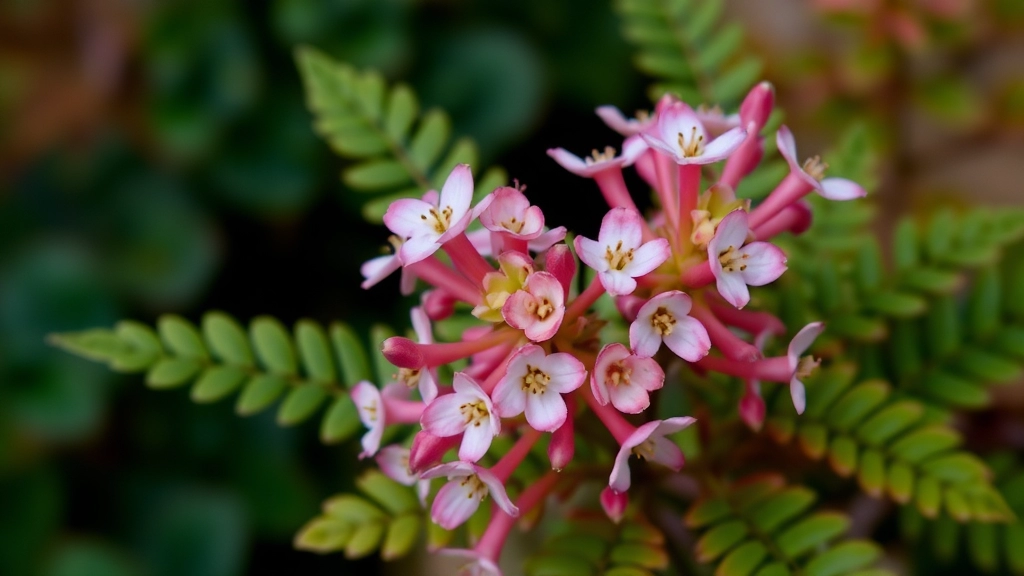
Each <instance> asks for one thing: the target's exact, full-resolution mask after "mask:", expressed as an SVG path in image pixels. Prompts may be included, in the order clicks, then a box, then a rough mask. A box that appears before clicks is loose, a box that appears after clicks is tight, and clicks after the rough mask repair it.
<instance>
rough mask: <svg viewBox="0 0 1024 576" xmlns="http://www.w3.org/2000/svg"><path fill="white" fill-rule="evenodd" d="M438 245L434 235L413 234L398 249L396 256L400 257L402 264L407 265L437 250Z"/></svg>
mask: <svg viewBox="0 0 1024 576" xmlns="http://www.w3.org/2000/svg"><path fill="white" fill-rule="evenodd" d="M440 247H441V245H440V244H438V243H437V236H436V235H435V236H429V235H422V236H414V237H412V238H410V239H409V240H406V241H405V242H404V243H403V244H402V247H401V248H399V249H398V256H399V257H400V258H401V259H402V264H404V265H405V266H409V265H411V264H415V263H417V262H419V261H420V260H423V259H425V258H426V257H428V256H430V255H431V254H433V253H434V252H437V249H438V248H440Z"/></svg>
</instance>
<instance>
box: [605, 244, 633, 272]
mask: <svg viewBox="0 0 1024 576" xmlns="http://www.w3.org/2000/svg"><path fill="white" fill-rule="evenodd" d="M604 259H605V260H607V261H608V267H609V268H611V269H612V270H622V269H623V268H625V267H626V265H627V264H629V263H630V262H632V261H633V249H632V248H630V249H629V250H623V249H622V240H619V243H618V244H616V245H615V250H614V251H613V250H612V247H611V246H605V249H604Z"/></svg>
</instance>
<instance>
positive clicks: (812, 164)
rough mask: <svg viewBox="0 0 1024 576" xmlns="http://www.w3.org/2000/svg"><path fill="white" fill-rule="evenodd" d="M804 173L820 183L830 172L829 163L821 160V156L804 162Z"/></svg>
mask: <svg viewBox="0 0 1024 576" xmlns="http://www.w3.org/2000/svg"><path fill="white" fill-rule="evenodd" d="M803 168H804V172H806V173H807V174H808V175H809V176H810V177H811V178H814V179H815V180H817V181H818V182H821V180H822V179H823V178H824V177H825V171H826V170H828V163H827V162H823V161H822V160H821V156H814V157H813V158H808V159H807V160H806V161H804V166H803Z"/></svg>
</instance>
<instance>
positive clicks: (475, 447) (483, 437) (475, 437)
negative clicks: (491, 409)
mask: <svg viewBox="0 0 1024 576" xmlns="http://www.w3.org/2000/svg"><path fill="white" fill-rule="evenodd" d="M493 439H494V433H493V430H492V428H491V427H490V426H486V425H484V424H483V423H482V422H476V423H474V424H473V425H470V426H466V435H465V436H463V437H462V445H461V446H459V460H463V461H465V462H476V461H477V460H479V459H481V458H483V457H484V454H487V450H488V449H489V448H490V447H491V440H493Z"/></svg>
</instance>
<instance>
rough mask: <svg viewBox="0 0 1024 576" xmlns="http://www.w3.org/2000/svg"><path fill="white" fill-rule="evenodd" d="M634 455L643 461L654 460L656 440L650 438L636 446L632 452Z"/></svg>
mask: <svg viewBox="0 0 1024 576" xmlns="http://www.w3.org/2000/svg"><path fill="white" fill-rule="evenodd" d="M632 452H633V454H636V455H637V457H638V458H640V459H642V460H653V459H654V440H651V439H650V438H648V439H647V440H644V441H643V442H641V443H640V445H639V446H634V447H633V450H632Z"/></svg>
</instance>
